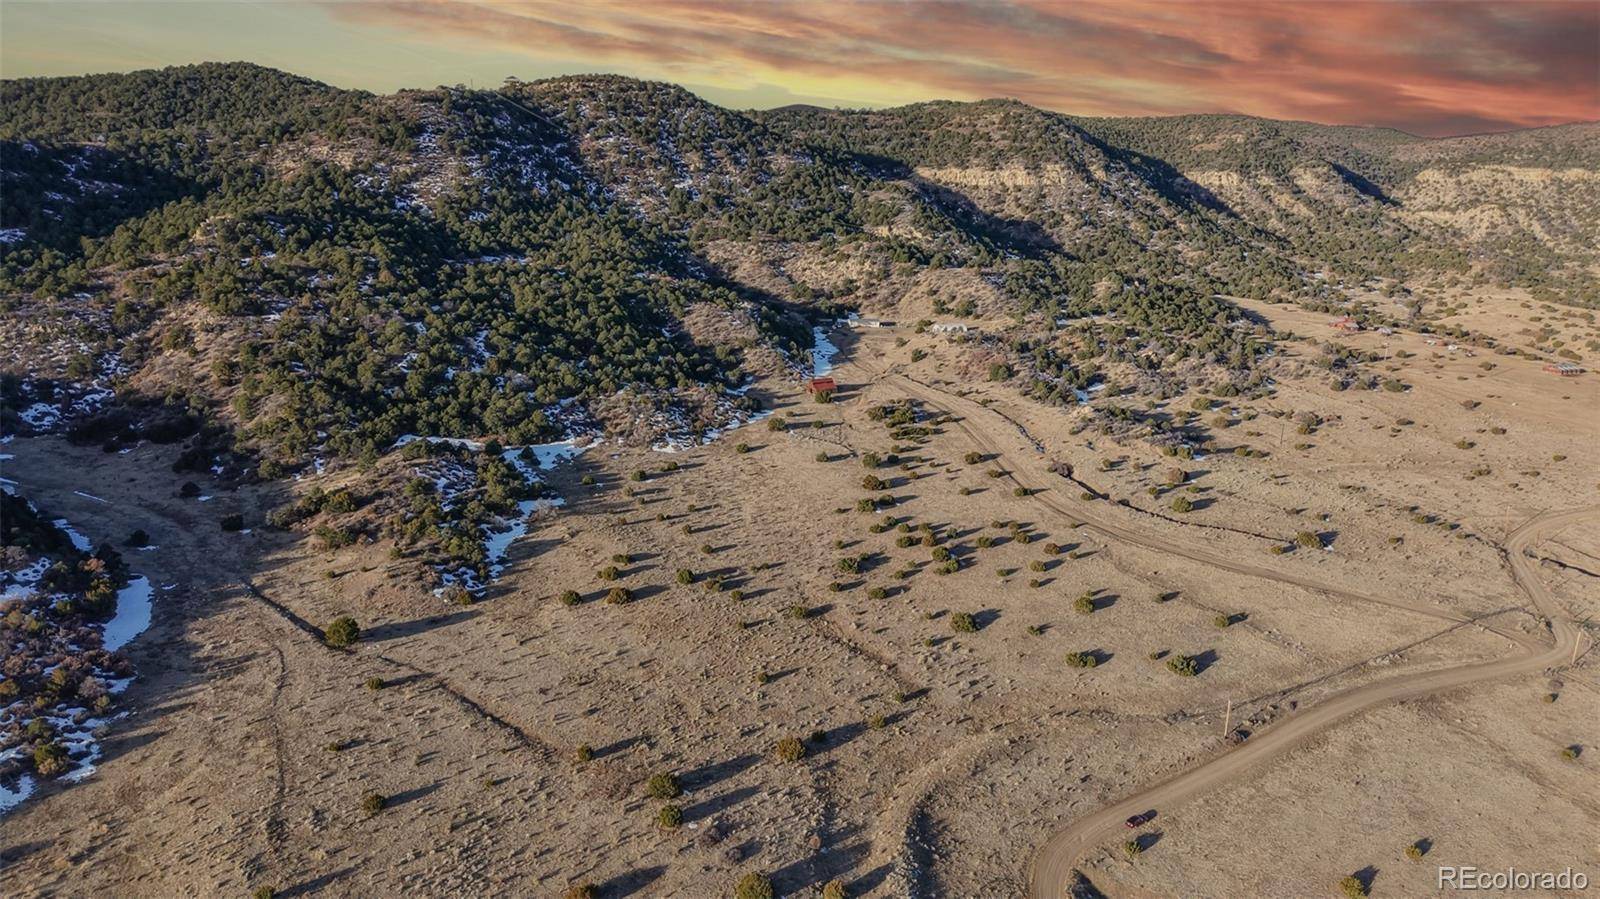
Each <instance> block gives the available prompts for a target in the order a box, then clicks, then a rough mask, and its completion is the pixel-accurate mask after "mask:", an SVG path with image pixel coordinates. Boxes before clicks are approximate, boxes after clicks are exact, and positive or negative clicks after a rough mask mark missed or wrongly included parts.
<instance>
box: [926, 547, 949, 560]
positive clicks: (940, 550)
mask: <svg viewBox="0 0 1600 899" xmlns="http://www.w3.org/2000/svg"><path fill="white" fill-rule="evenodd" d="M930 555H931V556H932V557H933V560H934V561H935V562H948V561H950V558H951V557H950V550H949V548H948V547H944V546H935V547H934V548H933V552H932V553H930Z"/></svg>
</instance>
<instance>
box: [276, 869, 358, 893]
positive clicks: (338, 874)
mask: <svg viewBox="0 0 1600 899" xmlns="http://www.w3.org/2000/svg"><path fill="white" fill-rule="evenodd" d="M355 870H356V869H355V866H354V865H351V866H349V867H345V868H340V869H339V870H337V871H329V872H328V873H327V874H323V875H320V876H318V877H314V878H312V879H310V880H306V881H301V882H300V883H297V884H295V885H294V886H292V887H289V888H287V889H284V890H280V891H277V892H275V893H273V895H274V896H282V897H284V899H289V897H292V896H314V895H316V894H317V893H320V892H322V891H323V890H324V889H326V888H327V887H329V886H331V885H333V884H335V883H338V882H339V881H341V880H343V879H344V878H345V877H347V876H349V875H350V874H352V873H354V872H355Z"/></svg>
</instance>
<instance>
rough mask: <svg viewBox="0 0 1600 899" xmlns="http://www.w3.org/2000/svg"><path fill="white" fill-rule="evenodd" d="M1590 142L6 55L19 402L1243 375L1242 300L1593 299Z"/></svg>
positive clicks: (355, 429) (503, 397) (291, 405)
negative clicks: (831, 321)
mask: <svg viewBox="0 0 1600 899" xmlns="http://www.w3.org/2000/svg"><path fill="white" fill-rule="evenodd" d="M1596 144H1597V139H1596V131H1595V129H1594V127H1593V126H1580V127H1575V128H1570V129H1548V130H1547V131H1545V132H1529V133H1526V134H1519V135H1505V136H1492V137H1485V138H1471V139H1468V138H1462V139H1457V140H1453V141H1423V140H1420V139H1417V138H1413V137H1410V136H1409V135H1404V134H1400V133H1398V132H1391V131H1378V130H1373V129H1350V128H1325V127H1322V126H1314V125H1306V124H1301V123H1278V122H1268V121H1263V120H1255V119H1246V118H1240V117H1210V116H1192V117H1182V118H1177V119H1154V120H1127V119H1122V120H1113V119H1077V118H1071V117H1068V116H1063V115H1058V114H1054V113H1049V112H1045V111H1042V110H1038V109H1034V108H1031V107H1028V106H1025V105H1022V104H1019V103H1016V102H1011V101H987V102H982V103H943V102H941V103H927V104H919V105H916V106H910V107H904V108H901V109H892V110H883V111H875V112H837V111H826V110H818V109H811V108H800V107H797V108H789V109H783V110H775V111H770V112H762V113H739V112H734V111H730V110H726V109H722V108H719V107H716V106H714V105H711V104H708V103H706V102H704V101H702V100H700V99H698V98H697V97H695V96H694V95H692V94H690V93H688V92H687V91H684V90H682V89H680V88H676V87H673V86H670V85H662V84H653V83H646V82H639V81H635V80H631V79H625V78H619V77H610V76H583V77H568V78H557V79H551V80H546V81H539V82H528V83H521V82H515V81H513V82H509V83H507V84H506V85H505V86H504V87H503V88H502V89H500V90H496V91H485V90H478V91H468V90H463V89H459V88H456V89H446V88H441V89H435V90H423V91H405V92H401V93H399V94H396V95H393V96H374V95H371V94H366V93H362V92H357V91H345V90H339V89H336V88H332V87H329V86H327V85H323V84H319V83H316V82H313V81H310V80H307V79H304V78H299V77H296V76H292V75H288V74H285V73H282V72H277V71H273V70H270V69H264V68H261V67H257V66H253V65H247V64H206V65H199V66H189V67H180V68H173V69H164V70H160V71H152V72H138V73H133V74H128V75H98V76H87V77H79V78H56V79H28V80H20V81H7V82H4V83H3V85H0V165H3V169H4V183H5V190H4V191H3V194H0V228H3V229H4V230H3V231H0V238H3V244H0V252H3V260H0V296H3V300H0V302H3V303H4V308H5V316H4V337H5V339H6V341H7V343H8V345H11V346H16V347H18V348H19V352H17V353H15V354H13V355H12V356H11V358H10V359H9V361H8V366H9V367H8V370H7V371H6V373H5V374H6V380H5V382H4V384H0V389H3V391H4V395H5V399H6V401H5V404H4V411H3V414H4V416H5V421H4V425H5V428H6V430H7V431H10V430H12V429H15V428H26V427H52V426H68V425H71V424H72V422H71V421H63V417H64V418H66V419H73V418H76V419H77V425H76V426H77V427H78V429H79V433H80V434H81V435H83V436H85V437H86V438H90V439H95V440H108V441H111V442H113V443H114V442H115V441H116V440H118V439H123V438H126V437H128V436H130V435H136V434H137V432H138V427H139V426H138V425H137V423H130V422H129V421H128V419H127V416H126V415H122V416H120V417H119V416H112V417H110V419H109V420H106V419H105V417H104V416H102V420H100V421H98V422H95V421H93V420H92V418H93V416H92V414H91V413H92V412H93V411H94V410H96V409H101V410H105V409H108V408H111V407H115V406H116V405H118V404H117V403H115V402H111V401H110V399H109V398H110V397H111V396H112V395H113V394H114V395H115V396H116V397H117V398H119V399H120V400H121V404H120V405H121V406H123V407H126V408H135V407H138V408H161V407H164V408H166V409H168V410H171V409H173V408H174V407H177V408H181V409H182V410H184V411H185V414H188V415H192V416H194V417H195V418H196V419H197V420H201V421H205V422H208V423H210V424H211V425H212V426H214V427H217V428H220V429H222V430H223V431H225V432H226V433H228V434H229V435H231V437H230V438H229V440H230V441H231V442H232V444H233V447H234V448H235V449H240V450H244V449H248V450H249V451H250V452H251V453H253V454H255V455H256V456H258V457H260V458H261V459H262V460H264V461H266V462H267V463H268V465H267V468H268V470H269V471H270V470H283V469H285V468H286V467H287V468H292V467H294V466H298V465H303V464H306V463H307V462H308V461H309V460H310V459H311V458H312V457H313V456H315V455H318V454H333V455H342V456H349V457H368V458H371V457H374V456H376V455H377V454H381V453H383V452H385V451H387V450H388V449H389V448H390V447H391V446H393V445H394V443H395V442H396V441H397V440H398V439H399V438H401V437H402V436H404V435H407V434H424V435H439V436H459V437H473V438H488V437H492V438H495V439H498V440H501V441H502V442H504V443H507V444H511V445H517V444H526V443H534V442H540V441H544V440H550V439H555V438H559V437H561V436H565V435H569V434H572V433H575V432H590V433H594V432H598V431H601V430H604V429H606V428H607V427H609V428H611V429H612V430H613V431H615V430H617V424H618V423H617V421H616V420H615V416H614V415H603V414H601V412H602V410H600V408H599V407H601V406H602V405H604V404H605V403H607V402H609V403H610V404H611V406H612V408H613V409H615V408H623V407H626V408H630V409H644V410H653V411H654V412H655V413H660V416H659V420H660V421H664V422H670V423H676V425H675V426H677V427H681V428H686V429H690V430H699V429H707V428H712V427H715V426H717V425H719V424H721V423H722V422H724V421H726V420H727V419H728V418H729V417H732V416H738V415H741V414H744V413H745V412H747V411H749V410H750V407H751V405H752V403H753V402H754V401H753V400H752V399H751V398H749V397H747V396H746V395H745V394H744V393H743V391H742V390H741V389H740V388H742V387H743V386H745V385H746V384H747V383H748V382H750V380H751V379H752V378H756V377H761V376H782V377H789V378H792V377H796V376H798V375H799V374H800V373H802V372H803V371H805V370H806V365H807V357H806V354H807V350H808V347H809V326H810V325H811V324H812V323H814V322H816V321H820V320H823V319H825V318H829V317H833V316H836V315H838V314H840V313H841V312H842V311H843V310H845V309H849V308H857V309H862V310H864V311H879V312H885V313H889V314H905V315H912V314H916V315H923V314H931V315H951V316H961V317H966V318H971V319H982V320H985V321H988V322H991V323H992V326H991V327H990V328H988V329H986V337H985V338H984V339H983V341H981V343H982V345H983V346H984V347H985V348H986V351H998V352H1001V353H1004V354H1010V355H1011V356H1012V357H1013V358H1015V359H1017V360H1019V361H1023V362H1025V363H1027V365H1028V367H1030V368H1031V370H1032V371H1033V372H1034V376H1036V377H1039V378H1040V379H1041V380H1040V384H1041V385H1043V386H1042V387H1041V388H1040V390H1042V391H1043V392H1045V393H1050V392H1052V391H1053V392H1054V393H1057V394H1059V393H1060V392H1061V391H1062V390H1063V389H1065V388H1066V387H1071V386H1078V385H1083V384H1086V383H1087V382H1088V381H1089V380H1090V379H1091V378H1093V377H1094V372H1095V371H1096V367H1097V366H1099V365H1102V364H1104V363H1106V362H1119V363H1131V364H1132V365H1133V366H1135V367H1136V368H1138V369H1143V370H1146V371H1158V370H1162V369H1165V368H1168V367H1170V366H1172V365H1174V364H1178V363H1182V364H1184V365H1188V366H1203V367H1211V368H1213V369H1215V370H1217V371H1218V372H1221V373H1222V375H1223V376H1224V377H1228V378H1233V379H1235V380H1237V381H1240V382H1241V383H1247V382H1248V379H1249V373H1250V370H1251V368H1252V366H1253V364H1254V360H1255V359H1256V358H1257V356H1258V354H1259V353H1260V352H1261V351H1262V349H1263V348H1264V347H1265V345H1266V341H1267V335H1266V334H1264V333H1263V332H1262V331H1261V330H1260V329H1259V328H1255V327H1252V326H1250V325H1249V324H1248V323H1247V322H1245V321H1244V320H1243V319H1242V318H1241V317H1240V315H1239V313H1238V311H1237V310H1236V309H1235V308H1234V307H1233V306H1232V305H1231V304H1230V303H1228V302H1227V301H1226V300H1224V299H1221V298H1220V296H1226V295H1242V296H1250V297H1257V298H1279V299H1289V300H1298V301H1308V302H1318V303H1330V302H1335V303H1336V302H1338V301H1339V300H1340V293H1339V291H1340V289H1341V288H1340V285H1355V284H1361V283H1366V282H1372V281H1374V280H1375V279H1385V278H1402V277H1403V278H1407V279H1413V280H1415V279H1419V278H1421V279H1434V280H1437V281H1439V282H1440V283H1444V282H1446V281H1448V280H1450V279H1454V280H1455V281H1457V282H1470V281H1472V280H1474V279H1477V280H1487V281H1494V282H1498V283H1505V284H1511V285H1518V286H1525V287H1529V288H1533V289H1535V290H1536V291H1538V292H1540V294H1541V295H1543V296H1547V297H1549V298H1552V299H1557V300H1561V301H1564V302H1572V303H1578V304H1587V305H1591V306H1593V305H1596V304H1597V303H1600V299H1597V297H1596V293H1595V287H1594V280H1593V269H1592V265H1593V262H1594V258H1593V253H1594V249H1593V248H1594V246H1595V245H1596V241H1595V239H1594V238H1595V237H1596V231H1595V229H1596V222H1597V221H1600V212H1597V207H1596V197H1597V196H1600V186H1597V181H1596V179H1595V177H1594V172H1595V170H1596V169H1595V166H1594V164H1593V163H1594V162H1595V159H1596V157H1597V156H1600V150H1597V148H1596ZM1052 385H1053V386H1052ZM1035 392H1036V393H1037V392H1040V391H1039V390H1036V391H1035ZM618 397H622V398H625V402H623V403H620V404H619V403H617V402H616V398H618ZM108 403H110V405H109V406H108ZM141 404H142V405H141ZM40 408H43V409H45V410H46V411H43V412H35V413H34V414H27V413H29V411H30V410H36V409H40ZM168 414H170V411H169V413H168ZM86 418H87V419H91V420H90V421H88V422H86V421H85V419H86ZM625 429H626V430H631V429H627V428H625Z"/></svg>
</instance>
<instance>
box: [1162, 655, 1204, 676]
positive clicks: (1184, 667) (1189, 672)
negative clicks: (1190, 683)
mask: <svg viewBox="0 0 1600 899" xmlns="http://www.w3.org/2000/svg"><path fill="white" fill-rule="evenodd" d="M1167 669H1168V670H1169V671H1171V672H1172V673H1173V674H1176V675H1178V676H1179V677H1194V676H1195V675H1196V674H1199V673H1200V665H1199V663H1197V662H1196V661H1195V660H1194V656H1185V655H1176V656H1173V657H1172V658H1170V659H1167Z"/></svg>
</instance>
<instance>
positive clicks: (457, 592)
mask: <svg viewBox="0 0 1600 899" xmlns="http://www.w3.org/2000/svg"><path fill="white" fill-rule="evenodd" d="M444 601H445V602H447V603H450V604H451V605H453V606H470V605H472V602H473V599H472V593H471V592H470V591H469V590H467V588H466V587H463V586H461V585H460V584H451V585H450V586H448V587H446V588H444Z"/></svg>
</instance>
